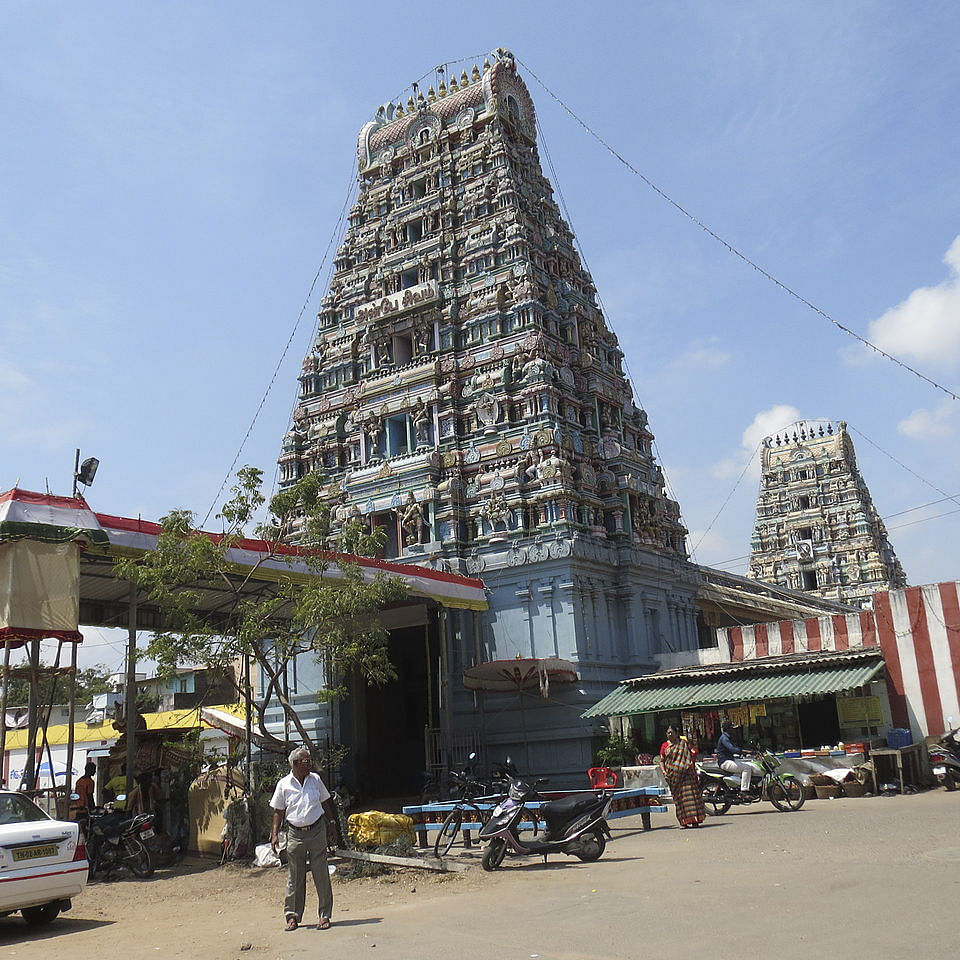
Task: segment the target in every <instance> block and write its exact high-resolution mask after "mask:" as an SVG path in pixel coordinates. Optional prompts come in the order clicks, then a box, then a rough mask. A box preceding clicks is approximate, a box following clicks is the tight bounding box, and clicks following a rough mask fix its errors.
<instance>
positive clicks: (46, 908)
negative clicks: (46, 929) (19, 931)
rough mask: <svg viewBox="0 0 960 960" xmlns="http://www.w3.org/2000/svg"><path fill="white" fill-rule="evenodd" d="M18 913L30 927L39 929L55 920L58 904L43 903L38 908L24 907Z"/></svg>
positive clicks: (58, 910) (58, 908)
mask: <svg viewBox="0 0 960 960" xmlns="http://www.w3.org/2000/svg"><path fill="white" fill-rule="evenodd" d="M20 913H21V915H22V916H23V919H24V920H26V921H27V923H28V924H29V925H30V926H31V927H40V926H43V925H44V924H46V923H53V921H54V920H56V919H57V916H58V915H59V913H60V904H58V903H44V904H42V905H41V906H39V907H24V909H23V910H21V911H20Z"/></svg>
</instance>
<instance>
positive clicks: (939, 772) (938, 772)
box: [933, 767, 947, 777]
mask: <svg viewBox="0 0 960 960" xmlns="http://www.w3.org/2000/svg"><path fill="white" fill-rule="evenodd" d="M946 772H947V768H946V767H934V768H933V775H934V776H935V777H942V776H943V775H944V774H945V773H946Z"/></svg>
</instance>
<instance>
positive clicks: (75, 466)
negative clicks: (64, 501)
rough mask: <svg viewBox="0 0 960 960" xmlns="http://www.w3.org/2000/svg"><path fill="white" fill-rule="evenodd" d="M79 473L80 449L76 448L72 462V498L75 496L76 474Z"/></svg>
mask: <svg viewBox="0 0 960 960" xmlns="http://www.w3.org/2000/svg"><path fill="white" fill-rule="evenodd" d="M79 472H80V448H79V447H77V456H76V458H75V459H74V461H73V496H74V498H76V496H77V474H78V473H79Z"/></svg>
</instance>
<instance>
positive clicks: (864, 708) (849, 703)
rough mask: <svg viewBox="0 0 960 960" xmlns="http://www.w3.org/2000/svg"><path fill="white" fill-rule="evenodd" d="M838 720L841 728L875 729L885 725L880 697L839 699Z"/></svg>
mask: <svg viewBox="0 0 960 960" xmlns="http://www.w3.org/2000/svg"><path fill="white" fill-rule="evenodd" d="M837 718H838V719H839V721H840V726H841V727H875V726H878V725H879V724H881V723H883V707H882V706H881V705H880V698H879V697H838V698H837Z"/></svg>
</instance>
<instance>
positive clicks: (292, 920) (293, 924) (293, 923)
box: [283, 917, 300, 933]
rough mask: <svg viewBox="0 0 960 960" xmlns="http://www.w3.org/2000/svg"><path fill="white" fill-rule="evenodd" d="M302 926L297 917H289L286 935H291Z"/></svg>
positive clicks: (285, 930) (285, 928)
mask: <svg viewBox="0 0 960 960" xmlns="http://www.w3.org/2000/svg"><path fill="white" fill-rule="evenodd" d="M298 926H300V924H299V923H298V922H297V918H296V917H287V925H286V926H285V927H284V928H283V930H284V932H285V933H291V932H292V931H293V930H296V929H297V927H298Z"/></svg>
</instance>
